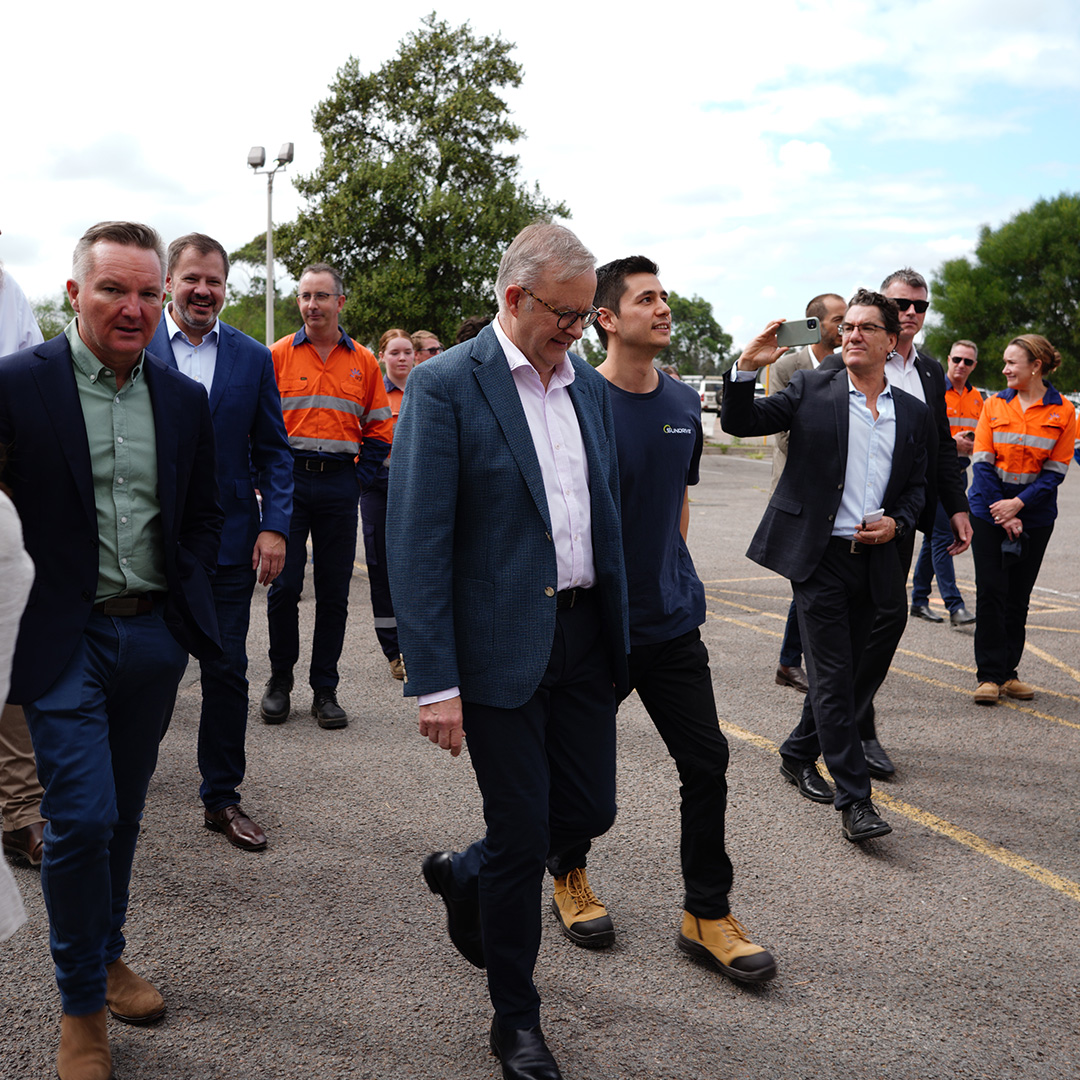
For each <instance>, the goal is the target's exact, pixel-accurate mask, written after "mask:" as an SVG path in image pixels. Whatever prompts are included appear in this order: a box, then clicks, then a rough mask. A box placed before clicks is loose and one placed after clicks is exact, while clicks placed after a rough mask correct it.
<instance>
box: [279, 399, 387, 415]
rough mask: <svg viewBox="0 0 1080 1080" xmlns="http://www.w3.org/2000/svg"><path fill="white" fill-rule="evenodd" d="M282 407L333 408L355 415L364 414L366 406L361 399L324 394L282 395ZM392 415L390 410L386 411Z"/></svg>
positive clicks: (284, 408) (283, 408) (285, 408)
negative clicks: (304, 395)
mask: <svg viewBox="0 0 1080 1080" xmlns="http://www.w3.org/2000/svg"><path fill="white" fill-rule="evenodd" d="M281 409H282V411H283V412H284V411H285V410H287V409H332V410H334V411H335V412H344V413H351V414H352V415H353V416H363V415H364V406H363V405H361V404H360V402H359V401H353V400H351V399H350V398H339V397H326V396H324V395H322V394H318V395H312V396H311V397H282V399H281ZM386 415H387V416H389V415H390V412H389V410H387V413H386Z"/></svg>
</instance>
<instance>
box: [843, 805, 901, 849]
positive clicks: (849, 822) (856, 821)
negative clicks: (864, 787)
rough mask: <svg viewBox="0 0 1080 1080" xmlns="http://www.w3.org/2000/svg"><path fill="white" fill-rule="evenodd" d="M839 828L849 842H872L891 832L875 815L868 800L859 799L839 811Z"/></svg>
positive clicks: (890, 828) (873, 807)
mask: <svg viewBox="0 0 1080 1080" xmlns="http://www.w3.org/2000/svg"><path fill="white" fill-rule="evenodd" d="M840 826H841V828H842V829H843V830H844V835H845V836H846V837H847V838H848V839H849V840H856V841H858V840H872V839H873V838H874V837H875V836H885V834H886V833H891V832H892V826H891V825H887V824H886V823H885V822H884V821H882V820H881V818H879V817H878V815H877V809H876V808H875V806H874V804H873V803H872V802H871V801H870V800H869V799H860V800H859V801H858V802H853V803H852V804H851V805H850V806H845V807H844V809H843V810H841V811H840Z"/></svg>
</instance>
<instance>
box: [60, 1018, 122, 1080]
mask: <svg viewBox="0 0 1080 1080" xmlns="http://www.w3.org/2000/svg"><path fill="white" fill-rule="evenodd" d="M56 1075H57V1076H59V1077H60V1080H109V1077H111V1076H112V1055H111V1054H110V1053H109V1033H108V1031H107V1030H106V1028H105V1010H104V1009H98V1011H97V1012H96V1013H91V1014H90V1015H89V1016H68V1015H67V1013H64V1015H63V1017H62V1018H61V1020H60V1049H59V1050H58V1051H57V1052H56Z"/></svg>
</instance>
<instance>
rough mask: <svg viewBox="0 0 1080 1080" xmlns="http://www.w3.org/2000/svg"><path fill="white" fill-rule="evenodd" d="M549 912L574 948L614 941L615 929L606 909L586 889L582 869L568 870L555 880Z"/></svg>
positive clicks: (588, 889) (596, 945) (587, 879)
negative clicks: (553, 913) (557, 921)
mask: <svg viewBox="0 0 1080 1080" xmlns="http://www.w3.org/2000/svg"><path fill="white" fill-rule="evenodd" d="M551 910H552V911H554V912H555V916H556V918H557V919H558V920H559V929H560V930H562V932H563V933H564V934H565V935H566V936H567V937H568V938H569V939H570V940H571V941H572V942H574V944H575V945H584V946H585V948H587V949H599V948H602V947H603V946H605V945H610V944H611V943H612V942H613V941H614V940H615V927H614V926H613V925H612V922H611V916H610V915H609V914H608V913H607V908H605V907H604V905H603V904H601V903H600V901H599V900H598V899H597V898H596V893H594V892H593V891H592V889H591V888H590V887H589V878H588V876H587V875H586V873H585V871H584V870H583V869H577V870H571V871H570V873H569V874H566V875H565V876H564V877H557V878H556V879H555V895H554V897H552V900H551Z"/></svg>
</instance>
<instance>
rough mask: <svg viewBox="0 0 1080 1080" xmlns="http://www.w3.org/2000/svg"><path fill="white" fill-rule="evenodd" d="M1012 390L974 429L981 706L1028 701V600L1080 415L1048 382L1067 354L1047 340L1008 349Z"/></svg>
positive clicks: (991, 402)
mask: <svg viewBox="0 0 1080 1080" xmlns="http://www.w3.org/2000/svg"><path fill="white" fill-rule="evenodd" d="M1004 361H1005V367H1004V374H1005V381H1006V383H1007V385H1008V388H1007V389H1005V390H1002V391H1001V392H1000V393H997V394H994V395H993V397H990V398H988V399H987V401H986V402H985V404H984V405H983V409H982V412H981V414H980V416H979V423H978V426H977V427H976V429H975V451H974V453H973V454H972V457H971V462H972V484H971V490H970V491H969V492H968V499H969V502H970V503H971V526H972V530H973V537H972V542H971V551H972V555H973V556H974V559H975V596H976V604H977V608H976V616H977V621H976V623H975V662H976V665H977V668H978V676H977V677H978V682H979V686H978V689H977V690H976V691H975V701H976V703H977V704H979V705H996V704H997V703H998V700H999V699H1000V698H1001V696H1002V695H1004V696H1005V697H1010V698H1017V699H1019V700H1020V701H1030V700H1031V699H1032V698H1033V697H1034V696H1035V691H1034V690H1033V689H1032V687H1030V686H1029V685H1028V684H1027V683H1025V682H1021V681H1020V679H1019V677H1018V675H1017V667H1018V665H1019V663H1020V657H1021V656H1023V654H1024V641H1025V636H1026V628H1027V613H1028V604H1029V602H1030V600H1031V590H1032V589H1033V588H1034V587H1035V579H1036V578H1037V577H1038V576H1039V567H1040V566H1041V565H1042V560H1043V555H1044V554H1045V553H1046V546H1047V544H1048V543H1049V542H1050V535H1051V533H1053V531H1054V520H1055V519H1056V518H1057V489H1058V485H1059V484H1060V483H1061V481H1062V480H1064V479H1065V473H1066V470H1067V469H1068V467H1069V460H1070V459H1071V458H1072V456H1073V442H1074V440H1075V438H1076V412H1075V410H1074V409H1073V407H1072V404H1071V403H1070V402H1068V401H1066V400H1065V399H1064V398H1063V397H1062V396H1061V394H1059V393H1058V391H1057V390H1055V389H1054V387H1053V386H1052V385H1051V383H1050V382H1049V381H1048V376H1049V375H1050V374H1051V373H1052V372H1053V371H1055V370H1056V369H1057V367H1058V366H1059V365H1060V363H1061V354H1060V353H1059V352H1058V351H1057V349H1055V348H1054V347H1053V345H1051V344H1050V342H1049V341H1047V340H1046V338H1044V337H1043V336H1042V335H1041V334H1021V335H1020V336H1019V337H1015V338H1013V339H1012V341H1010V342H1009V344H1008V345H1007V346H1006V348H1005V356H1004Z"/></svg>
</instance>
